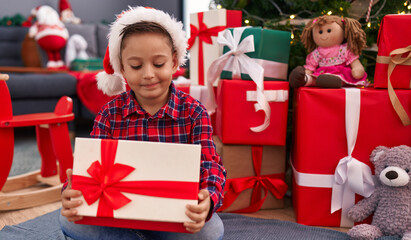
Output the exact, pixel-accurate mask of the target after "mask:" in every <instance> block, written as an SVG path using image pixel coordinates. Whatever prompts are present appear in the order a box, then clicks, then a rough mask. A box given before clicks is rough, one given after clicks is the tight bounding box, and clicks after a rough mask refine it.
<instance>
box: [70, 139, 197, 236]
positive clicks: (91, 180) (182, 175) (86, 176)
mask: <svg viewBox="0 0 411 240" xmlns="http://www.w3.org/2000/svg"><path fill="white" fill-rule="evenodd" d="M182 151H183V152H184V155H181V152H182ZM200 151H201V146H199V145H191V144H172V143H157V142H141V141H126V140H111V139H110V140H107V139H90V138H76V151H75V153H74V164H73V184H72V188H73V189H77V190H80V191H81V192H82V196H81V197H79V198H78V199H80V200H82V201H83V204H82V205H81V206H79V207H77V211H78V214H79V215H81V216H83V219H82V220H80V221H77V222H76V223H81V224H90V225H101V226H109V227H123V228H137V229H147V230H157V231H172V232H187V231H186V230H185V228H184V225H183V222H185V221H191V220H190V219H189V218H188V217H187V216H186V215H185V212H186V205H187V204H194V205H195V204H197V194H198V189H199V183H198V179H199V172H200V171H199V167H200Z"/></svg>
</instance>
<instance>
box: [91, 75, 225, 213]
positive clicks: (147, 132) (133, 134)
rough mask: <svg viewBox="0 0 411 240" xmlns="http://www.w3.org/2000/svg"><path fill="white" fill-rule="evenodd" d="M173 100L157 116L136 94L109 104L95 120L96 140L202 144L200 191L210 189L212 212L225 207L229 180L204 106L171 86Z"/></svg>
mask: <svg viewBox="0 0 411 240" xmlns="http://www.w3.org/2000/svg"><path fill="white" fill-rule="evenodd" d="M170 91H171V96H170V99H169V101H168V103H167V104H166V105H164V106H163V107H162V108H161V109H160V110H159V111H158V112H157V113H156V114H155V115H154V116H151V115H150V114H149V113H147V112H146V111H145V110H144V109H143V108H141V106H140V105H139V104H138V102H137V100H136V99H135V97H134V94H133V92H132V90H130V91H128V92H125V93H122V94H121V95H119V96H118V97H116V98H115V99H113V100H112V101H110V102H109V103H107V104H106V105H105V106H104V107H103V108H102V109H101V110H100V112H99V113H98V114H97V116H96V118H95V120H94V126H93V130H92V132H91V134H90V135H91V136H92V137H95V138H109V139H123V140H137V141H151V142H170V143H186V144H201V166H200V189H207V190H208V191H209V192H210V197H211V200H212V205H211V207H212V210H213V211H216V210H217V209H218V208H219V207H220V206H221V205H222V199H223V188H224V184H225V178H226V170H225V169H224V167H223V165H222V162H221V158H220V156H218V155H217V153H216V149H215V145H214V142H213V139H212V133H213V129H212V127H211V121H210V117H209V115H208V113H207V111H206V109H205V108H204V106H203V105H201V103H199V102H198V101H197V100H195V99H194V98H192V97H191V96H190V95H188V94H185V93H184V92H182V91H180V90H176V88H175V87H174V83H171V85H170Z"/></svg>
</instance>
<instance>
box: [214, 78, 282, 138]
mask: <svg viewBox="0 0 411 240" xmlns="http://www.w3.org/2000/svg"><path fill="white" fill-rule="evenodd" d="M288 89H289V86H288V82H281V81H264V95H265V96H266V98H267V100H268V103H269V108H270V110H271V113H270V114H269V125H268V127H267V128H266V129H265V130H263V131H261V132H255V131H252V130H251V129H250V128H253V127H257V126H260V125H262V124H263V123H264V121H265V117H266V116H265V113H264V111H262V110H261V111H258V112H256V110H255V104H256V99H255V95H256V84H255V83H254V82H253V81H246V80H220V81H219V84H218V87H217V105H218V107H217V116H216V132H217V135H218V137H219V138H220V139H221V141H222V142H223V143H224V144H249V145H285V137H286V128H287V113H288Z"/></svg>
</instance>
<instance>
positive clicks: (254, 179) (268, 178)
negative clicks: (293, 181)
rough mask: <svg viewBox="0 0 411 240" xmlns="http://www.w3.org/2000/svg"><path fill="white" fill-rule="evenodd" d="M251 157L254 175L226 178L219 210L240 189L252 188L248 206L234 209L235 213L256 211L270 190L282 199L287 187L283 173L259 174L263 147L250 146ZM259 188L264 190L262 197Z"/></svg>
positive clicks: (229, 204)
mask: <svg viewBox="0 0 411 240" xmlns="http://www.w3.org/2000/svg"><path fill="white" fill-rule="evenodd" d="M251 151H252V158H253V164H254V171H255V173H256V176H251V177H242V178H233V179H227V181H226V188H225V189H226V191H227V192H226V193H225V194H224V200H223V206H222V207H221V208H220V211H223V210H225V209H227V208H228V207H229V206H231V204H232V203H233V202H234V201H235V200H236V199H237V197H238V196H239V195H240V194H241V192H242V191H244V190H246V189H249V188H252V189H253V193H252V195H251V201H250V206H249V207H246V208H243V209H240V210H235V211H233V212H236V213H245V212H256V211H258V210H259V209H260V208H261V206H262V205H263V203H264V201H265V199H266V198H267V194H268V191H270V192H271V193H272V194H273V195H274V196H275V197H276V198H278V199H282V198H283V197H284V195H285V192H286V191H287V189H288V186H287V184H286V183H285V182H284V180H283V179H284V173H281V174H268V175H261V174H260V172H261V161H262V158H263V147H262V146H252V147H251ZM261 190H264V197H263V198H262V197H261Z"/></svg>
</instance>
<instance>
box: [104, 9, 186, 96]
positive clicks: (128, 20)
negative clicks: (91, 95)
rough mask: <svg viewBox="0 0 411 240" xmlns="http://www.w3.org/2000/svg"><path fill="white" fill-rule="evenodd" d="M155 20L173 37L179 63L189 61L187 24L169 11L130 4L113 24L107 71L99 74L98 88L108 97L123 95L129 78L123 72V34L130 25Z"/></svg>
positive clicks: (106, 56) (180, 64)
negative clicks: (121, 48)
mask: <svg viewBox="0 0 411 240" xmlns="http://www.w3.org/2000/svg"><path fill="white" fill-rule="evenodd" d="M143 21H144V22H154V23H157V24H159V25H160V26H162V27H163V28H164V29H165V30H166V31H167V32H168V33H169V34H170V36H171V39H172V40H173V45H174V48H175V49H176V54H177V60H178V65H179V66H182V65H184V63H185V62H186V52H187V39H186V34H185V32H184V30H183V24H182V23H181V22H179V21H177V20H176V19H175V18H173V17H171V16H170V15H169V14H167V13H165V12H163V11H161V10H157V9H153V8H145V7H134V8H133V7H130V9H129V10H127V11H123V12H122V13H121V14H119V15H118V16H117V20H116V21H115V22H114V23H113V24H112V25H111V26H110V32H109V34H108V46H107V50H106V54H105V56H104V60H103V67H104V72H100V73H98V74H97V76H96V78H97V87H98V89H100V90H101V91H103V92H104V93H105V94H106V95H108V96H114V95H117V94H120V93H122V92H124V91H125V90H126V81H125V79H124V78H123V76H122V74H121V62H120V47H121V37H120V34H121V32H122V30H123V28H124V27H125V26H127V25H130V24H133V23H137V22H143Z"/></svg>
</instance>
